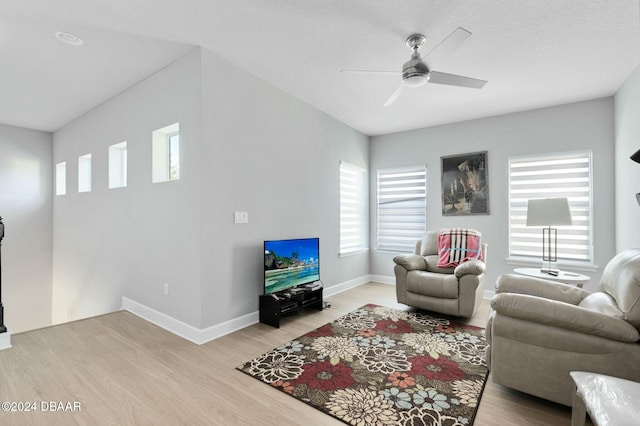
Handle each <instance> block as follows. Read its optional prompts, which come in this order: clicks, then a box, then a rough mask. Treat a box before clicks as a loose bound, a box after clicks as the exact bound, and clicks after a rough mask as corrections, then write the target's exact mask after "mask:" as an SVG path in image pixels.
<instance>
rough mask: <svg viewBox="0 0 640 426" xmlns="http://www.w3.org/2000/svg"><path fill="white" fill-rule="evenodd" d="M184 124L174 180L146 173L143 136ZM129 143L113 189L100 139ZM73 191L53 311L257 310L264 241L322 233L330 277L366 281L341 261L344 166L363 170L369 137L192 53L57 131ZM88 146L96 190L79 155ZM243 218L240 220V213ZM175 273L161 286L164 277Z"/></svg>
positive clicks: (358, 260)
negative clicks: (83, 181)
mask: <svg viewBox="0 0 640 426" xmlns="http://www.w3.org/2000/svg"><path fill="white" fill-rule="evenodd" d="M176 121H179V122H180V134H181V170H180V180H179V181H177V182H166V183H161V184H152V183H151V132H152V131H153V130H155V129H157V128H160V127H163V126H166V125H168V124H171V123H173V122H176ZM125 140H126V141H127V142H128V150H129V167H128V170H129V185H128V187H127V188H121V189H111V190H109V189H108V188H107V187H108V185H107V182H108V181H107V149H108V146H109V145H111V144H114V143H119V142H121V141H125ZM54 142H55V151H54V163H57V162H59V161H65V160H66V161H67V169H68V177H67V183H68V185H67V188H68V190H67V195H65V196H58V197H55V203H54V229H55V235H54V274H53V306H54V311H53V318H54V322H56V323H57V322H64V321H69V320H73V319H78V318H84V317H88V316H92V315H97V314H101V313H105V312H111V311H114V310H116V309H118V308H119V307H120V304H121V298H122V297H123V296H125V297H127V298H130V299H132V300H133V301H135V302H138V303H141V304H143V305H146V306H148V307H150V308H153V309H155V310H157V311H159V312H162V313H164V314H166V315H169V316H171V317H173V318H175V319H178V320H180V321H182V322H184V323H186V324H189V325H192V326H194V327H197V328H205V327H209V326H213V325H217V324H220V323H222V322H225V321H227V320H231V319H234V318H237V317H239V316H242V315H245V314H250V313H253V312H255V311H256V310H257V309H258V295H259V294H260V293H261V292H262V285H263V284H262V270H263V253H262V241H263V240H264V239H278V238H297V237H314V236H317V237H320V241H321V242H320V244H321V254H320V255H321V262H322V270H321V274H322V279H323V281H324V282H325V286H326V287H331V286H335V285H337V284H341V283H344V282H347V281H350V280H354V279H358V278H361V277H364V276H366V275H367V274H368V271H369V257H368V255H366V254H364V255H360V256H353V257H349V258H339V257H338V256H337V252H338V240H339V220H338V215H339V169H338V167H339V162H340V160H348V161H350V162H353V163H356V164H360V165H362V166H364V167H366V166H367V161H368V156H369V151H368V138H367V137H366V136H364V135H362V134H361V133H359V132H357V131H355V130H353V129H351V128H349V127H348V126H345V125H344V124H342V123H340V122H338V121H336V120H335V119H333V118H330V117H329V116H327V115H326V114H324V113H321V112H319V111H317V110H315V109H314V108H312V107H310V106H308V105H307V104H305V103H303V102H301V101H299V100H297V99H295V98H293V97H291V96H289V95H287V94H286V93H284V92H282V91H281V90H279V89H277V88H275V87H273V86H272V85H270V84H267V83H266V82H264V81H263V80H260V79H258V78H256V77H254V76H252V75H250V74H248V73H247V72H245V71H242V70H240V69H238V68H237V67H235V66H233V65H231V64H229V63H227V62H225V61H222V60H220V59H218V58H217V57H216V56H215V55H214V54H212V53H210V52H206V51H202V50H200V49H198V50H195V51H194V52H192V53H190V54H189V55H187V56H185V57H184V58H182V59H181V60H179V61H177V62H176V63H174V64H172V65H170V66H168V67H167V68H165V69H164V70H162V71H160V72H158V73H157V74H155V75H153V76H151V77H150V78H148V79H146V80H144V81H142V82H141V83H139V84H138V85H136V86H135V87H133V88H132V89H130V90H127V91H126V92H124V93H123V94H121V95H119V96H117V97H116V98H114V99H112V100H111V101H109V102H107V103H106V104H104V105H102V106H101V107H100V108H97V109H96V110H94V111H91V112H89V113H87V114H85V115H84V116H82V117H80V118H78V119H77V120H75V121H74V122H73V123H71V124H69V125H67V126H65V127H64V128H63V129H61V130H60V131H58V132H56V133H55V136H54ZM87 153H92V154H93V176H94V181H93V191H92V192H90V193H80V194H79V193H78V192H77V158H78V156H80V155H84V154H87ZM237 210H240V211H247V212H248V213H249V223H248V224H242V225H240V224H238V225H236V224H234V223H233V212H234V211H237ZM165 282H166V283H169V286H170V291H169V295H168V296H164V294H163V283H165Z"/></svg>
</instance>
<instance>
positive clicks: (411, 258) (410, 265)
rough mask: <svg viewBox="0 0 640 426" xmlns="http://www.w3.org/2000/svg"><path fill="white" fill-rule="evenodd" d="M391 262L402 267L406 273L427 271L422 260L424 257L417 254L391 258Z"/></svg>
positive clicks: (425, 263)
mask: <svg viewBox="0 0 640 426" xmlns="http://www.w3.org/2000/svg"><path fill="white" fill-rule="evenodd" d="M393 261H394V262H395V263H396V265H400V266H402V267H403V268H404V269H406V270H407V271H413V270H419V271H426V270H427V262H426V261H425V260H424V257H422V256H419V255H417V254H411V255H403V256H396V257H394V258H393Z"/></svg>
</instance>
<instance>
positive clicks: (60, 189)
mask: <svg viewBox="0 0 640 426" xmlns="http://www.w3.org/2000/svg"><path fill="white" fill-rule="evenodd" d="M66 193H67V162H66V161H63V162H62V163H58V164H56V195H65V194H66Z"/></svg>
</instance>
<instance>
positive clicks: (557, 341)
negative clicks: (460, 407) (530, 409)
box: [486, 249, 640, 406]
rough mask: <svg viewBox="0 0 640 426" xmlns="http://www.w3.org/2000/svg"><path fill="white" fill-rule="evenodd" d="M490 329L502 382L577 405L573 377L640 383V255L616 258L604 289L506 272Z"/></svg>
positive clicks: (492, 364)
mask: <svg viewBox="0 0 640 426" xmlns="http://www.w3.org/2000/svg"><path fill="white" fill-rule="evenodd" d="M491 307H492V309H493V311H492V312H491V313H490V315H489V321H488V324H487V329H486V333H487V343H488V344H489V346H488V348H487V365H488V366H489V369H490V370H491V375H492V377H493V381H494V382H495V383H498V384H501V385H504V386H507V387H510V388H512V389H516V390H519V391H522V392H526V393H528V394H531V395H535V396H538V397H541V398H544V399H548V400H550V401H554V402H557V403H560V404H564V405H567V406H571V403H572V398H573V391H574V389H575V385H574V383H573V381H572V380H571V377H570V376H569V372H571V371H587V372H592V373H598V374H605V375H609V376H615V377H620V378H624V379H628V380H633V381H640V333H639V331H640V249H631V250H626V251H623V252H621V253H620V254H618V255H616V256H615V257H614V258H613V259H612V260H611V261H610V262H609V263H608V264H607V266H606V268H605V269H604V271H603V274H602V279H601V282H600V289H599V291H597V292H595V293H589V292H587V291H585V290H583V289H580V288H577V287H574V286H572V285H567V284H560V283H556V282H553V281H548V280H543V279H538V278H531V277H526V276H520V275H512V274H504V275H501V276H500V277H499V278H498V283H497V287H496V295H495V297H494V298H493V299H492V300H491Z"/></svg>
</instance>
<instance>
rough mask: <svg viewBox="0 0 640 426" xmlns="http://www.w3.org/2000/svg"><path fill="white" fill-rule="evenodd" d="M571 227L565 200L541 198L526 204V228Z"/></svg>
mask: <svg viewBox="0 0 640 426" xmlns="http://www.w3.org/2000/svg"><path fill="white" fill-rule="evenodd" d="M552 225H573V221H572V220H571V210H569V201H568V200H567V199H566V198H543V199H540V200H529V202H528V203H527V226H552Z"/></svg>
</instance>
